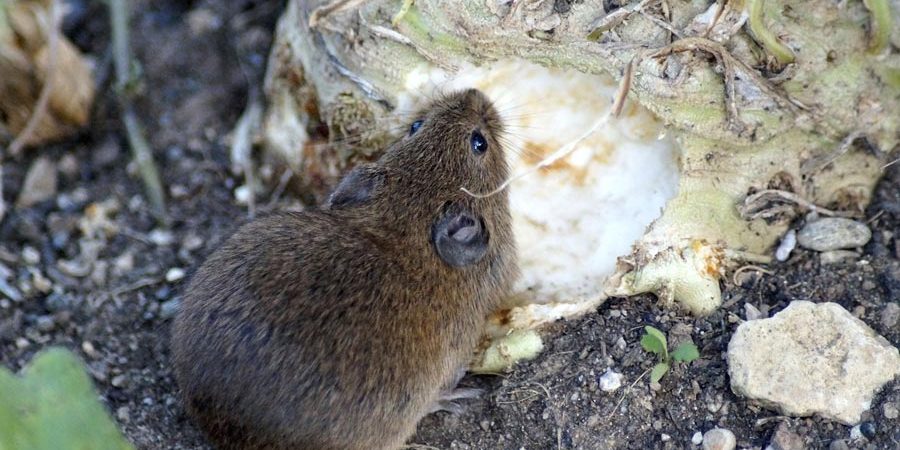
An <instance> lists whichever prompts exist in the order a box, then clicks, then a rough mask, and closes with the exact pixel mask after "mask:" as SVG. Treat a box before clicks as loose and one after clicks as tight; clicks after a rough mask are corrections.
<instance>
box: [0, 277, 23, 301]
mask: <svg viewBox="0 0 900 450" xmlns="http://www.w3.org/2000/svg"><path fill="white" fill-rule="evenodd" d="M0 295H3V296H4V297H6V298H8V299H10V300H12V301H14V302H16V303H18V302H21V301H22V293H21V292H19V290H18V289H16V287H15V286H13V285H11V284H9V282H7V281H6V280H4V279H3V278H0Z"/></svg>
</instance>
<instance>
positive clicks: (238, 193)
mask: <svg viewBox="0 0 900 450" xmlns="http://www.w3.org/2000/svg"><path fill="white" fill-rule="evenodd" d="M250 194H251V192H250V186H247V185H246V184H242V185H240V186H238V188H237V189H235V190H234V200H235V201H236V202H237V204H238V205H246V204H247V203H249V202H250Z"/></svg>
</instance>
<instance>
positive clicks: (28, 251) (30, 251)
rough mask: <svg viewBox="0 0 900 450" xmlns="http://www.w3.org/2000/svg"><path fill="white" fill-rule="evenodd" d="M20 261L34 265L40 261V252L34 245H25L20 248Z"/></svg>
mask: <svg viewBox="0 0 900 450" xmlns="http://www.w3.org/2000/svg"><path fill="white" fill-rule="evenodd" d="M22 261H24V262H25V264H28V265H29V266H35V265H37V264H38V263H40V262H41V254H40V253H39V252H38V251H37V250H35V248H34V247H32V246H30V245H26V246H25V247H23V248H22Z"/></svg>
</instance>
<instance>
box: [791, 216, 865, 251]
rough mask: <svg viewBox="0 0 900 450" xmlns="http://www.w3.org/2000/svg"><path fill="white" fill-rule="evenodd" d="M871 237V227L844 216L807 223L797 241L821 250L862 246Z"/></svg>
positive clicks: (812, 248) (807, 246) (804, 245)
mask: <svg viewBox="0 0 900 450" xmlns="http://www.w3.org/2000/svg"><path fill="white" fill-rule="evenodd" d="M871 238H872V232H871V231H870V230H869V227H867V226H866V225H865V224H863V223H860V222H857V221H855V220H850V219H845V218H843V217H827V218H824V219H819V220H816V221H814V222H810V223H807V224H806V226H804V227H803V229H801V230H800V232H799V233H797V243H799V244H800V245H801V246H802V247H805V248H808V249H811V250H816V251H819V252H827V251H829V250H840V249H842V248H854V247H862V246H863V245H866V243H867V242H869V239H871Z"/></svg>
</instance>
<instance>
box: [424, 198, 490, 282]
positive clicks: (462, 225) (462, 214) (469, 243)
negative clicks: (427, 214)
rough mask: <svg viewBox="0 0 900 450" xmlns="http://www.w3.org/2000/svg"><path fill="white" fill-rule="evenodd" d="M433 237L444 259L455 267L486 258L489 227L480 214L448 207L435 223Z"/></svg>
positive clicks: (435, 245) (432, 229) (460, 208)
mask: <svg viewBox="0 0 900 450" xmlns="http://www.w3.org/2000/svg"><path fill="white" fill-rule="evenodd" d="M431 240H432V242H434V248H435V250H436V251H437V254H438V256H439V257H440V258H441V260H443V261H444V262H445V263H447V264H449V265H451V266H453V267H463V266H468V265H471V264H475V263H477V262H478V261H481V258H484V255H485V254H486V253H487V248H488V231H487V228H485V226H484V220H483V219H482V218H481V217H479V216H478V215H476V214H474V213H472V212H471V211H468V210H466V209H464V208H462V207H460V206H457V205H453V206H450V207H448V208H445V209H444V213H443V215H442V216H441V217H440V218H439V219H438V220H437V221H436V222H435V223H434V225H432V227H431Z"/></svg>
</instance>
